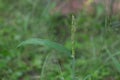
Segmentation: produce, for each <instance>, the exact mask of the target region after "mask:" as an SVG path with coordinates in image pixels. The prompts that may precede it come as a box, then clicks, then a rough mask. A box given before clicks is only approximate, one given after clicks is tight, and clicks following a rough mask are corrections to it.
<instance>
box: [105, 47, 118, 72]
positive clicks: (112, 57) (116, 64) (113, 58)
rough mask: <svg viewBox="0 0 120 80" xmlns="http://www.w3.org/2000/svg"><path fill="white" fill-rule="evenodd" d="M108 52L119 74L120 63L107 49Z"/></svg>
mask: <svg viewBox="0 0 120 80" xmlns="http://www.w3.org/2000/svg"><path fill="white" fill-rule="evenodd" d="M106 51H107V53H108V54H109V56H110V57H111V59H112V62H113V64H114V66H115V68H116V69H117V70H118V72H119V73H120V63H119V61H118V60H117V59H116V58H115V57H114V56H113V55H112V53H111V52H110V51H109V50H108V49H106Z"/></svg>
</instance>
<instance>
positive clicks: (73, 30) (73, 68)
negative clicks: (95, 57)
mask: <svg viewBox="0 0 120 80" xmlns="http://www.w3.org/2000/svg"><path fill="white" fill-rule="evenodd" d="M75 32H76V22H75V17H74V16H72V28H71V41H72V80H75Z"/></svg>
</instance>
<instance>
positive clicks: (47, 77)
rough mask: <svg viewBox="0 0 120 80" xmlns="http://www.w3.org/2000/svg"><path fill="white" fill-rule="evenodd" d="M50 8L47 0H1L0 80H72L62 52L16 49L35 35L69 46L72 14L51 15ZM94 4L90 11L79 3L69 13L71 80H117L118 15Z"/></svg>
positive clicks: (119, 78) (119, 68) (51, 4)
mask: <svg viewBox="0 0 120 80" xmlns="http://www.w3.org/2000/svg"><path fill="white" fill-rule="evenodd" d="M54 7H55V2H53V1H51V0H17V1H16V0H0V80H71V64H70V63H71V58H70V57H68V56H65V55H64V54H66V53H62V52H58V51H57V50H54V49H49V48H48V47H43V46H35V45H29V46H25V47H20V48H17V46H18V45H19V44H20V43H21V42H22V41H24V40H27V39H30V38H40V39H47V40H50V41H55V42H58V43H60V44H62V45H64V46H65V47H66V48H67V49H69V50H71V47H72V43H71V24H72V23H71V22H72V17H71V14H67V15H64V14H57V13H54V12H53V13H54V14H53V13H51V11H52V8H54ZM95 8H96V11H95V12H93V13H92V14H89V12H87V11H86V9H85V8H84V7H83V10H81V11H80V12H78V13H76V14H75V13H74V15H75V19H76V20H75V21H76V29H77V31H76V33H75V45H74V46H75V52H76V61H75V66H76V67H75V76H76V80H120V76H119V75H120V62H119V61H120V57H119V55H120V36H119V35H120V32H119V30H120V28H119V27H120V25H119V17H120V15H119V13H117V14H112V15H108V14H107V12H105V9H106V7H105V6H104V5H102V4H99V5H97V6H96V7H95ZM109 9H110V10H111V7H109ZM105 13H106V14H107V15H106V14H105ZM51 46H52V45H51Z"/></svg>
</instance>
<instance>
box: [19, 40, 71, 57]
mask: <svg viewBox="0 0 120 80" xmlns="http://www.w3.org/2000/svg"><path fill="white" fill-rule="evenodd" d="M24 45H41V46H46V47H48V48H53V49H56V50H57V51H59V52H63V53H66V54H67V55H68V56H70V54H71V52H70V51H69V50H68V49H67V48H66V47H64V46H63V45H61V44H59V43H56V42H52V41H49V40H45V39H35V38H34V39H29V40H26V41H23V42H22V43H21V44H19V45H18V47H20V46H24Z"/></svg>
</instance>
